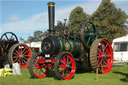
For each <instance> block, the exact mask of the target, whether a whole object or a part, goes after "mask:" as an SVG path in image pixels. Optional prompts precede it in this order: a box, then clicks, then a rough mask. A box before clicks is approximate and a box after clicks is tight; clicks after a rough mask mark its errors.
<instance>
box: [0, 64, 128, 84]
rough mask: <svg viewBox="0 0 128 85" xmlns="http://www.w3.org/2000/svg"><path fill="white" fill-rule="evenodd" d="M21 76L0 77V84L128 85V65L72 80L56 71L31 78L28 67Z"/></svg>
mask: <svg viewBox="0 0 128 85" xmlns="http://www.w3.org/2000/svg"><path fill="white" fill-rule="evenodd" d="M21 71H22V75H21V76H7V77H4V78H0V85H128V66H125V67H113V68H112V70H111V72H110V73H108V74H99V76H98V80H97V81H96V74H95V73H93V72H87V73H77V74H75V77H74V78H73V79H71V80H57V79H56V77H55V74H54V73H50V74H49V76H48V77H45V78H44V79H33V78H31V76H30V74H29V72H28V69H22V70H21Z"/></svg>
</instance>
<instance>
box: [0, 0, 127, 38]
mask: <svg viewBox="0 0 128 85" xmlns="http://www.w3.org/2000/svg"><path fill="white" fill-rule="evenodd" d="M49 1H54V2H55V3H56V6H55V23H56V22H57V21H58V20H61V21H63V19H68V18H69V14H70V12H71V11H72V10H73V9H74V8H75V7H77V6H81V7H82V8H83V9H84V11H85V12H86V13H88V14H90V15H91V14H92V13H93V12H94V11H95V10H96V9H97V8H98V6H99V4H100V3H101V1H102V0H0V9H1V12H0V36H1V34H3V33H4V32H8V31H10V32H14V33H15V34H16V35H17V36H18V37H23V38H24V39H27V37H28V36H30V35H32V34H33V32H34V31H36V30H41V31H45V30H47V29H48V6H47V3H48V2H49ZM111 1H112V2H113V3H114V4H115V5H116V7H117V8H121V9H122V10H123V11H125V12H126V13H127V15H128V0H111Z"/></svg>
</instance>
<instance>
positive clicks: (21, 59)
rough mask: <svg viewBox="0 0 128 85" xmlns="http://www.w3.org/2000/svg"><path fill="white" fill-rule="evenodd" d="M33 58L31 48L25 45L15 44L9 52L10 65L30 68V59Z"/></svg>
mask: <svg viewBox="0 0 128 85" xmlns="http://www.w3.org/2000/svg"><path fill="white" fill-rule="evenodd" d="M31 56H32V53H31V50H30V48H29V47H28V46H27V45H25V44H20V43H18V44H14V45H13V46H12V47H11V48H10V51H9V61H10V63H19V64H20V68H26V67H27V66H28V59H30V58H31Z"/></svg>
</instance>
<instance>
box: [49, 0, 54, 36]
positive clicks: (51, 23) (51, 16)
mask: <svg viewBox="0 0 128 85" xmlns="http://www.w3.org/2000/svg"><path fill="white" fill-rule="evenodd" d="M54 6H55V3H54V2H48V16H49V30H48V31H49V35H50V36H53V35H54V33H53V32H54V17H55V7H54Z"/></svg>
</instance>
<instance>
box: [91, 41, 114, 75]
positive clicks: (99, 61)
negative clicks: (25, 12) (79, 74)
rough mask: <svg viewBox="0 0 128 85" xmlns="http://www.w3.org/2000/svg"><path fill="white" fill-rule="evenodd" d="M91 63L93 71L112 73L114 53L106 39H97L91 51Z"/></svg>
mask: <svg viewBox="0 0 128 85" xmlns="http://www.w3.org/2000/svg"><path fill="white" fill-rule="evenodd" d="M90 63H91V66H92V68H93V69H96V68H99V71H100V72H101V73H108V72H110V70H111V68H112V64H113V51H112V47H111V44H110V43H109V41H108V40H106V39H97V40H95V41H94V42H93V44H92V46H91V49H90Z"/></svg>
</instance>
